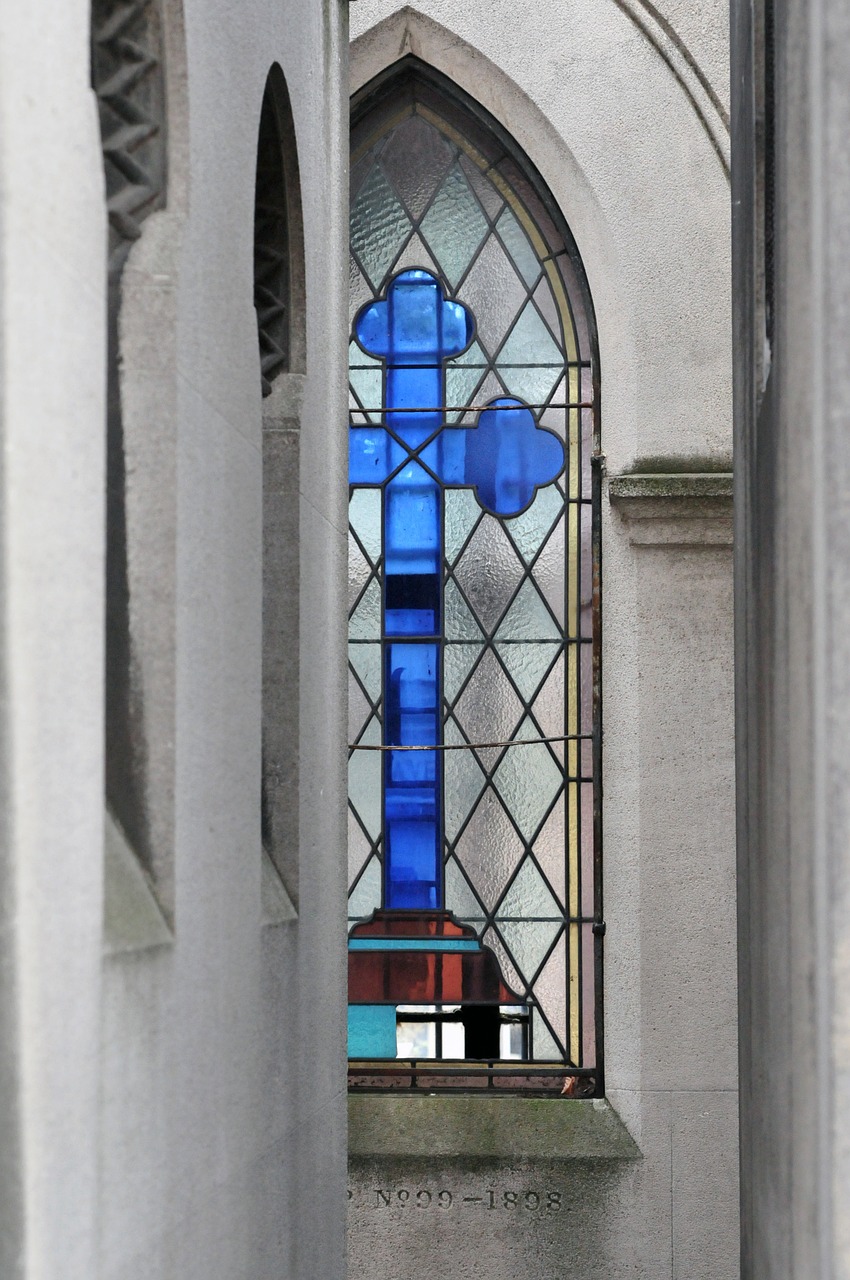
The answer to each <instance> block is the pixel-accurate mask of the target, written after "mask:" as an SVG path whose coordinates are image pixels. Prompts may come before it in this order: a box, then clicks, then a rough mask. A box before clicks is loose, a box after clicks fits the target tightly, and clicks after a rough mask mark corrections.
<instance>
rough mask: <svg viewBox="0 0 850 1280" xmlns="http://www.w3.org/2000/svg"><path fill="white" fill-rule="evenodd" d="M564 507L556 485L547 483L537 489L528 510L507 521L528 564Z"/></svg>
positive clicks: (514, 540)
mask: <svg viewBox="0 0 850 1280" xmlns="http://www.w3.org/2000/svg"><path fill="white" fill-rule="evenodd" d="M563 509H564V499H563V496H562V494H561V493H560V491H559V490H558V488H557V487H556V486H555V485H553V484H547V485H545V486H544V488H542V489H538V490H537V497H536V498H535V499H534V501H533V502H532V504H531V506H530V507H528V508H527V510H525V511H523V513H522V514H521V515H518V516H514V517H513V518H512V519H511V520H506V521H505V527H506V529H507V531H508V533H509V534H510V536H511V540H512V542H513V544H514V546H515V547H516V548H517V550H518V551H519V553H520V555H521V556H522V558H523V560H525V562H526V564H530V563H531V561H532V560H533V559H534V557H535V555H536V554H537V552H538V550H539V549H540V545H541V543H542V542H543V539H544V538H545V537H546V535H547V533H548V532H549V530H550V529H551V528H552V525H553V524H554V523H555V521H556V520H557V518H558V516H559V515H560V514H561V512H562V511H563ZM562 574H563V566H562Z"/></svg>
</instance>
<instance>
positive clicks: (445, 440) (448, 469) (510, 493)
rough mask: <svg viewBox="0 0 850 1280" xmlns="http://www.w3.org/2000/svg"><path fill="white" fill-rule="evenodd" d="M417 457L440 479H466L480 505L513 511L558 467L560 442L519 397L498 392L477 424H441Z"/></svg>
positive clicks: (561, 457)
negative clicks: (442, 427) (509, 397)
mask: <svg viewBox="0 0 850 1280" xmlns="http://www.w3.org/2000/svg"><path fill="white" fill-rule="evenodd" d="M421 457H422V461H423V462H424V463H425V464H426V465H427V466H428V467H430V468H431V469H432V470H433V471H435V472H436V473H437V475H438V476H439V477H440V478H441V480H443V481H444V483H445V484H450V485H469V486H470V487H473V488H474V489H475V490H476V493H477V495H478V500H479V501H480V502H481V503H483V504H484V506H485V507H489V508H490V510H491V511H495V512H496V513H497V514H498V515H500V516H512V515H517V514H518V512H520V511H522V510H523V509H524V508H525V507H527V506H528V504H529V503H530V502H531V500H532V498H533V497H534V492H535V489H536V488H537V487H538V486H540V485H544V484H549V483H550V482H551V481H552V480H554V479H555V477H556V476H557V475H559V474H560V473H561V471H562V470H563V466H564V446H563V444H562V443H561V441H560V440H559V439H558V437H557V436H556V435H553V434H552V432H551V431H546V430H545V429H544V428H543V427H538V426H537V424H536V422H535V421H534V415H533V414H532V412H531V410H530V409H527V408H526V407H525V405H524V404H522V403H521V401H519V400H513V399H508V398H503V399H500V400H493V401H492V402H491V403H490V405H489V406H488V408H486V409H485V410H484V411H483V413H482V414H481V416H480V417H479V419H478V423H477V425H476V426H474V427H446V428H445V430H444V431H441V432H440V434H439V436H438V437H437V438H436V440H434V441H433V442H432V443H431V444H429V445H428V446H427V447H426V448H425V449H423V451H422V454H421Z"/></svg>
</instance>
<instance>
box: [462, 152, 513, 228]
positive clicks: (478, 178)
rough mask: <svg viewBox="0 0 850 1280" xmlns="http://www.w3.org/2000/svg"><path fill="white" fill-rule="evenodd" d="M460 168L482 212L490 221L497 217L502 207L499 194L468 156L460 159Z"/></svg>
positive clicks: (502, 202) (502, 203)
mask: <svg viewBox="0 0 850 1280" xmlns="http://www.w3.org/2000/svg"><path fill="white" fill-rule="evenodd" d="M460 166H461V168H462V169H463V172H464V173H465V174H466V179H467V181H468V183H469V185H470V186H471V187H472V190H473V191H474V192H475V194H476V196H477V197H478V199H479V201H480V202H481V205H482V207H483V209H484V212H485V213H486V214H487V217H488V218H490V219H491V221H492V220H493V219H495V218H497V217H498V216H499V210H500V209H501V208H502V207H503V206H504V203H505V202H504V200H503V199H502V197H501V195H500V194H499V192H498V191H497V190H496V188H495V187H494V186H493V183H492V182H491V181H490V179H489V178H486V177H485V176H484V174H483V173H482V172H481V170H480V169H479V168H478V165H477V164H476V163H475V161H474V160H471V159H470V158H469V156H463V155H462V156H461V157H460Z"/></svg>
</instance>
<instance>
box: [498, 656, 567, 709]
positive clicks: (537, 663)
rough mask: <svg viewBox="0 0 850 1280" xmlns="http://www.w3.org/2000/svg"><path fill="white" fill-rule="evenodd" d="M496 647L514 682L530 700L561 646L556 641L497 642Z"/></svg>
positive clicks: (524, 696) (528, 700) (526, 698)
mask: <svg viewBox="0 0 850 1280" xmlns="http://www.w3.org/2000/svg"><path fill="white" fill-rule="evenodd" d="M496 649H497V651H498V654H499V657H500V658H501V660H502V662H503V664H504V666H505V667H506V668H507V670H508V672H509V674H510V675H511V676H512V678H513V681H514V684H515V685H516V686H517V688H518V689H519V691H520V693H521V694H522V696H523V698H525V700H526V701H527V702H530V701H531V699H532V698H533V697H534V694H535V693H536V692H537V689H538V688H539V686H540V682H541V681H542V680H543V677H544V676H545V675H546V673H547V672H548V670H549V668H550V667H551V665H552V663H553V662H554V661H555V659H556V657H557V656H558V654H559V653H560V650H561V646H560V644H558V643H557V642H554V641H551V642H546V643H543V642H539V643H537V644H504V643H502V644H497V645H496Z"/></svg>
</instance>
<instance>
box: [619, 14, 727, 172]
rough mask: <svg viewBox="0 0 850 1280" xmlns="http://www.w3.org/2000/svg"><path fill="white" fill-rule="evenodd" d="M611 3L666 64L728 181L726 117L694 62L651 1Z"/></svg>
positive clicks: (700, 69)
mask: <svg viewBox="0 0 850 1280" xmlns="http://www.w3.org/2000/svg"><path fill="white" fill-rule="evenodd" d="M614 3H615V4H616V5H617V7H618V8H619V9H622V11H623V13H624V14H626V16H627V17H629V18H630V19H631V20H632V22H633V23H634V25H635V26H636V27H637V29H638V30H639V31H640V33H641V35H643V36H644V37H645V39H646V40H648V41H649V43H650V44H651V45H652V47H653V49H654V50H655V51H656V53H657V54H658V55H659V57H660V58H662V59H663V61H664V62H665V63H666V64H667V66H668V68H669V69H670V71H671V73H672V75H673V76H674V77H675V79H676V80H677V81H678V83H679V85H680V87H681V89H682V91H683V93H684V94H685V96H686V98H687V99H688V101H689V102H690V104H691V107H692V108H693V110H694V112H695V114H696V116H697V119H698V120H699V122H700V124H701V125H702V127H703V129H704V130H705V132H706V134H707V135H708V139H709V141H710V142H711V145H712V147H713V148H714V150H715V151H716V152H717V157H718V159H719V160H720V163H721V164H722V166H723V172H724V173H725V174H726V177H727V179H728V178H730V175H731V150H730V133H729V113H728V111H727V110H726V108H725V107H724V105H723V103H722V102H721V100H720V97H719V96H718V94H717V92H716V90H715V89H714V87H713V85H712V84H711V81H710V80H709V79H708V77H707V76H706V75H705V73H704V72H703V70H702V68H701V67H700V65H699V63H698V62H697V60H696V58H695V57H694V55H693V54H692V53H691V51H690V49H689V48H688V46H687V45H686V44H685V42H684V40H682V38H681V36H680V35H679V34H678V32H677V31H676V30H675V28H674V27H673V26H672V24H671V23H670V22H668V21H667V19H666V18H665V17H664V15H663V14H662V13H660V12H659V10H658V9H657V8H656V7H655V5H654V4H653V3H652V0H614Z"/></svg>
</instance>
